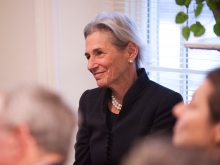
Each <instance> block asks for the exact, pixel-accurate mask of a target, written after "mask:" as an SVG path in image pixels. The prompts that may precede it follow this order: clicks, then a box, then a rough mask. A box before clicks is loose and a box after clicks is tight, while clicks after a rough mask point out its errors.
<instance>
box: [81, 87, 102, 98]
mask: <svg viewBox="0 0 220 165" xmlns="http://www.w3.org/2000/svg"><path fill="white" fill-rule="evenodd" d="M105 90H106V88H99V87H97V88H93V89H87V90H86V91H84V92H83V94H82V96H83V95H86V96H93V97H94V96H97V95H99V94H100V93H102V92H104V91H105Z"/></svg>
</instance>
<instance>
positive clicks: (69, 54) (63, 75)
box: [58, 0, 104, 165]
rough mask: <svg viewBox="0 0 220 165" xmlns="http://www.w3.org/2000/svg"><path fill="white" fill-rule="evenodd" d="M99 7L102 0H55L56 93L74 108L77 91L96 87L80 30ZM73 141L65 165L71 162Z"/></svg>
mask: <svg viewBox="0 0 220 165" xmlns="http://www.w3.org/2000/svg"><path fill="white" fill-rule="evenodd" d="M103 10H104V0H58V34H59V35H58V38H59V39H58V40H59V61H60V66H59V67H60V92H61V94H62V95H63V96H65V97H66V99H67V100H68V102H69V103H70V104H71V105H72V107H73V108H74V109H75V110H77V108H78V102H79V98H80V96H81V94H82V93H83V92H84V91H85V90H87V89H91V88H94V87H97V85H96V82H95V80H94V78H93V76H92V74H91V73H90V72H89V71H88V70H87V59H86V58H85V56H84V53H85V40H84V36H83V29H84V27H85V26H86V24H88V23H89V22H90V21H92V19H94V17H95V15H96V14H98V13H99V12H101V11H103ZM73 139H74V140H75V137H73ZM73 144H74V142H73ZM73 144H72V149H71V153H70V155H71V156H70V157H69V160H68V162H67V164H68V165H71V164H72V163H73V161H74V149H73Z"/></svg>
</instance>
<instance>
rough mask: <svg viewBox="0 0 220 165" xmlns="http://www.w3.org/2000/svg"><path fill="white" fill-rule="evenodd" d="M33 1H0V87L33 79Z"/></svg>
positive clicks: (34, 51)
mask: <svg viewBox="0 0 220 165" xmlns="http://www.w3.org/2000/svg"><path fill="white" fill-rule="evenodd" d="M34 17H35V15H34V1H33V0H19V1H16V0H0V25H1V26H0V87H2V86H7V85H12V84H16V83H18V82H21V81H36V80H37V58H36V47H35V44H36V43H35V19H34Z"/></svg>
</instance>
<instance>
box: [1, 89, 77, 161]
mask: <svg viewBox="0 0 220 165" xmlns="http://www.w3.org/2000/svg"><path fill="white" fill-rule="evenodd" d="M75 123H76V118H75V115H74V114H73V113H72V111H71V109H70V108H69V107H68V106H67V105H66V103H65V102H64V101H63V100H62V99H61V98H60V97H59V96H58V95H57V94H55V93H53V92H51V91H49V90H47V89H44V88H42V87H38V86H18V87H16V88H13V89H10V90H6V91H2V92H1V93H0V165H15V164H16V165H31V164H35V163H39V162H43V163H45V164H53V163H62V162H64V161H65V160H66V158H67V154H68V151H69V146H70V143H71V135H72V131H73V128H74V126H75Z"/></svg>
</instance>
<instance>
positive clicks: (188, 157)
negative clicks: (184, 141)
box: [122, 138, 218, 165]
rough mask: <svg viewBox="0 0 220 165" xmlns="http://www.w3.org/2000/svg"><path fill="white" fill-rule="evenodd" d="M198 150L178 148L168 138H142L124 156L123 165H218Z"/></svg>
mask: <svg viewBox="0 0 220 165" xmlns="http://www.w3.org/2000/svg"><path fill="white" fill-rule="evenodd" d="M217 164H218V162H217V161H216V160H214V159H212V158H210V157H207V156H205V155H203V154H200V153H198V152H197V151H196V150H187V149H182V148H176V147H175V146H173V145H172V144H171V143H170V141H167V140H166V139H157V138H154V139H148V140H146V139H145V140H143V139H142V140H141V141H139V143H138V144H136V145H135V147H134V148H133V149H132V150H131V151H130V153H129V154H128V155H127V157H125V158H124V161H123V163H122V165H217Z"/></svg>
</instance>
